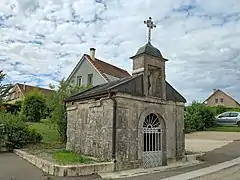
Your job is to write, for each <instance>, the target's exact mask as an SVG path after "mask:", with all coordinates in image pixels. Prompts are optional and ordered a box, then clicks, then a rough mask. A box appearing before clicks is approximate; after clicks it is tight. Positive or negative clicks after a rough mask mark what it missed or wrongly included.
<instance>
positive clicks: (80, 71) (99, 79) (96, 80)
mask: <svg viewBox="0 0 240 180" xmlns="http://www.w3.org/2000/svg"><path fill="white" fill-rule="evenodd" d="M88 74H93V84H94V85H97V84H102V83H106V82H107V81H106V79H105V78H104V77H103V76H102V75H101V74H100V73H99V71H98V70H97V69H96V68H95V67H94V66H93V65H92V64H91V62H89V61H88V60H87V59H86V58H85V57H83V58H82V59H81V60H80V61H79V63H78V64H77V66H76V67H75V69H74V70H73V72H72V73H71V75H70V76H69V78H68V81H69V82H70V83H71V84H76V81H77V76H81V77H82V84H87V78H88V77H87V76H88Z"/></svg>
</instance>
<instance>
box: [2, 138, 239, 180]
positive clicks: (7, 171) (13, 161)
mask: <svg viewBox="0 0 240 180" xmlns="http://www.w3.org/2000/svg"><path fill="white" fill-rule="evenodd" d="M239 149H240V141H234V142H233V143H230V144H228V145H226V146H223V147H221V148H218V149H215V150H213V151H211V152H208V153H206V154H205V155H204V156H202V157H201V158H200V160H202V161H204V163H203V164H199V165H196V166H193V167H185V168H176V169H172V170H168V171H164V172H156V173H152V174H148V175H141V176H137V177H129V178H124V179H126V180H135V179H136V180H146V179H151V180H159V179H163V178H167V177H170V176H174V175H178V174H182V173H186V172H189V171H193V170H197V169H200V168H204V167H207V166H211V165H214V164H218V163H221V162H224V161H229V160H231V159H235V158H237V157H240V151H239ZM238 173H240V172H238ZM11 178H12V179H11ZM47 179H48V178H47V176H44V173H43V172H42V171H41V170H40V169H38V168H37V167H35V166H33V165H32V164H30V163H29V162H27V161H25V160H23V159H21V158H20V157H18V156H17V155H15V154H13V153H1V154H0V180H47ZM49 179H50V180H99V179H101V178H100V177H99V176H98V175H92V176H85V177H49Z"/></svg>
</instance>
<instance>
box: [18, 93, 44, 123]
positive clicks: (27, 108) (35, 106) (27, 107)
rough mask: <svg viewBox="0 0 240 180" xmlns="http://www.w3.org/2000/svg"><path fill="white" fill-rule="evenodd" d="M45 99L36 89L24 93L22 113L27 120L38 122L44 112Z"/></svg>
mask: <svg viewBox="0 0 240 180" xmlns="http://www.w3.org/2000/svg"><path fill="white" fill-rule="evenodd" d="M46 109H47V105H46V99H45V97H44V95H43V94H42V93H40V92H39V91H38V90H37V89H35V90H34V91H32V92H29V93H27V94H26V96H25V98H24V99H23V102H22V115H23V116H24V118H26V121H28V122H39V121H40V120H41V119H42V118H43V117H44V115H45V114H46Z"/></svg>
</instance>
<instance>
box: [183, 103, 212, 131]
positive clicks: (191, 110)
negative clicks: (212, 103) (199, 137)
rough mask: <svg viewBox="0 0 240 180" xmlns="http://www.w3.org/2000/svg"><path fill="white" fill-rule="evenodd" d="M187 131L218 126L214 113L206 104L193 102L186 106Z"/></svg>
mask: <svg viewBox="0 0 240 180" xmlns="http://www.w3.org/2000/svg"><path fill="white" fill-rule="evenodd" d="M184 123H185V132H186V133H189V132H194V131H205V130H207V129H208V128H210V127H215V126H216V120H215V116H214V113H213V112H212V111H211V110H210V109H209V108H208V107H206V106H205V105H203V104H202V103H198V102H193V103H192V104H191V105H190V106H188V107H186V111H185V115H184Z"/></svg>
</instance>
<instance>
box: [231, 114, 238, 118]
mask: <svg viewBox="0 0 240 180" xmlns="http://www.w3.org/2000/svg"><path fill="white" fill-rule="evenodd" d="M230 117H238V113H230Z"/></svg>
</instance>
